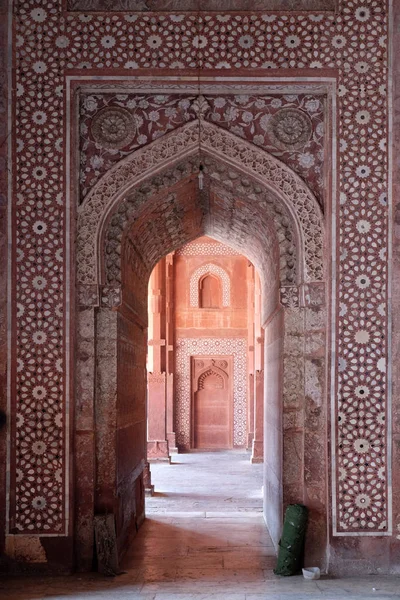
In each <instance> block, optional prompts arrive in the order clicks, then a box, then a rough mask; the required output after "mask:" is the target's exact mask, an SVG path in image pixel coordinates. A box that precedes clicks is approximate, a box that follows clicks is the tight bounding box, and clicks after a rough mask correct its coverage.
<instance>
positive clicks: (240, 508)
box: [146, 236, 264, 517]
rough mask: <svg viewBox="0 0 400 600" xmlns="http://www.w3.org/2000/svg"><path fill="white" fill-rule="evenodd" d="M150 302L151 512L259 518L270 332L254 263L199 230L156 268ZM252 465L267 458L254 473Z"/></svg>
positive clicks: (149, 449) (149, 418) (149, 436)
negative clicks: (263, 319)
mask: <svg viewBox="0 0 400 600" xmlns="http://www.w3.org/2000/svg"><path fill="white" fill-rule="evenodd" d="M148 307H149V327H148V356H147V417H148V427H147V436H148V442H147V458H148V461H149V463H150V467H151V473H152V476H151V484H152V487H151V488H150V490H151V491H152V490H153V486H154V487H155V490H156V491H155V494H154V496H153V497H152V498H151V499H150V498H148V501H147V503H146V515H147V516H152V515H154V514H160V512H161V513H164V512H165V511H169V512H171V511H172V512H173V513H174V514H175V513H177V512H179V511H182V512H183V514H188V513H190V511H193V510H194V511H195V512H199V511H200V512H203V513H204V514H206V513H209V512H219V513H220V514H222V513H224V512H226V513H227V515H230V517H233V516H234V515H235V513H237V512H240V514H241V515H242V516H243V515H245V514H246V513H247V512H248V511H251V512H252V513H256V512H257V513H258V516H259V517H261V516H262V466H261V463H262V462H263V448H264V444H263V425H264V423H263V406H264V389H263V387H264V386H263V383H264V382H263V377H262V376H260V374H261V375H262V374H263V373H264V364H263V358H264V335H263V329H262V327H261V317H260V310H261V287H260V278H259V276H258V274H257V272H256V270H255V268H254V265H253V264H252V263H251V262H250V261H249V260H248V259H247V258H246V257H245V256H243V255H242V254H240V252H238V251H237V250H235V249H234V248H232V247H230V246H228V245H227V244H225V243H222V242H220V241H218V240H215V239H212V238H210V237H207V236H201V237H200V238H197V239H196V240H194V241H193V242H189V243H188V244H185V245H184V246H183V247H181V248H180V249H178V250H176V251H175V252H172V253H170V254H168V255H167V256H166V257H164V258H163V259H162V260H161V261H159V262H158V263H157V265H156V266H155V267H154V269H153V271H152V273H151V275H150V279H149V287H148ZM256 373H257V375H258V377H256V376H255V374H256ZM178 452H179V454H178ZM200 452H201V453H202V455H201V456H200V455H199V454H196V455H195V456H194V455H193V453H200ZM188 453H190V456H189V455H188ZM216 453H217V454H216ZM161 463H164V464H163V465H162V464H161ZM165 463H167V464H168V466H165ZM245 463H247V470H248V471H249V472H248V473H247V474H246V469H245V466H244V464H245ZM250 463H254V464H255V463H257V464H258V465H260V466H259V468H257V469H255V470H254V469H253V470H254V472H253V473H251V472H250V471H251V469H252V466H251V464H250ZM169 465H171V467H170V466H169ZM196 469H197V470H196ZM180 474H181V475H180ZM228 474H230V476H229V477H228V478H227V475H228ZM243 476H244V479H245V480H246V481H247V483H246V484H245V482H244V480H243ZM215 478H217V479H218V481H219V485H215V484H216V481H213V480H215ZM241 478H242V479H241ZM180 492H181V493H182V497H180Z"/></svg>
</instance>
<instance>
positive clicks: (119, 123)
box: [92, 106, 136, 150]
mask: <svg viewBox="0 0 400 600" xmlns="http://www.w3.org/2000/svg"><path fill="white" fill-rule="evenodd" d="M135 131H136V125H135V121H134V118H133V116H132V115H131V113H130V112H129V111H128V110H125V109H124V108H120V107H118V106H113V107H110V108H104V109H103V110H100V111H99V112H98V113H97V115H96V116H95V117H94V119H93V122H92V135H93V137H94V139H95V141H96V142H97V143H98V144H100V146H103V148H108V149H111V150H115V149H118V148H123V147H124V146H126V145H127V144H129V143H130V142H131V141H132V139H133V138H134V135H135Z"/></svg>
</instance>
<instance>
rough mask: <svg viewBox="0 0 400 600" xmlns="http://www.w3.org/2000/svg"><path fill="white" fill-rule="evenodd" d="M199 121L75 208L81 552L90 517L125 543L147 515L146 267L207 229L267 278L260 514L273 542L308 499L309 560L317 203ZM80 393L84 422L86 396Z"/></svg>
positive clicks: (321, 422) (85, 551) (240, 144)
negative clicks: (105, 522)
mask: <svg viewBox="0 0 400 600" xmlns="http://www.w3.org/2000/svg"><path fill="white" fill-rule="evenodd" d="M200 130H201V136H200V138H199V125H198V124H197V123H194V124H193V123H189V124H188V125H185V126H184V127H182V128H181V129H178V130H176V131H174V132H172V133H170V134H168V135H165V136H164V137H162V138H160V139H159V140H156V141H155V142H153V143H152V144H150V145H149V146H146V147H145V148H143V149H142V150H138V151H137V152H135V153H133V154H132V155H131V156H129V157H128V158H127V159H125V160H123V161H121V163H118V164H117V165H116V167H115V168H114V169H112V170H111V171H110V172H109V173H108V174H107V175H106V176H105V177H103V179H102V180H101V181H100V182H99V184H97V185H96V186H95V188H94V189H93V191H92V192H91V193H90V194H89V195H88V197H87V198H86V200H85V202H84V203H83V204H82V206H81V208H80V211H79V215H78V230H77V285H78V295H79V300H78V304H79V316H80V319H79V320H78V331H77V390H78V391H79V390H81V389H83V388H85V394H86V397H87V398H90V397H91V398H92V405H91V407H89V410H88V409H86V412H89V413H90V415H89V417H90V419H91V423H92V426H93V433H94V436H93V443H92V451H93V457H94V466H93V474H91V475H90V477H89V478H88V475H87V474H86V476H85V477H84V474H80V473H79V465H77V466H76V471H77V479H76V480H77V513H78V519H77V552H78V561H82V562H84V561H85V560H88V557H89V556H91V554H92V533H91V534H90V535H89V532H90V531H91V532H92V530H91V529H90V523H91V522H92V520H93V515H94V514H96V513H100V514H101V513H104V512H108V513H110V512H111V513H113V514H114V516H115V520H116V527H117V540H118V545H119V549H120V551H121V550H122V548H123V545H124V542H125V540H126V539H127V536H128V535H129V532H130V530H131V528H132V527H134V526H136V527H137V526H139V525H140V523H141V520H142V519H143V518H144V496H143V481H144V477H145V467H146V434H145V431H146V414H145V406H146V401H145V398H146V395H145V387H146V360H145V356H146V327H147V282H148V277H149V275H150V273H151V270H152V268H153V267H154V265H155V264H156V263H157V262H158V261H159V260H160V258H162V257H163V256H165V255H166V254H168V253H169V252H171V251H173V250H175V249H177V248H179V247H180V246H182V245H183V244H185V243H187V242H189V241H192V240H194V239H196V238H197V237H199V236H201V235H210V236H211V237H214V238H215V239H217V240H221V241H229V244H230V245H231V246H233V247H234V248H237V249H238V250H239V251H240V252H241V253H244V254H246V256H248V258H249V259H250V260H251V261H252V262H253V263H254V264H255V266H256V267H257V268H258V270H259V272H260V276H261V288H262V298H263V302H262V307H263V309H262V316H261V320H262V324H263V327H264V330H265V369H264V371H265V376H266V388H267V389H268V394H266V398H265V405H264V408H265V428H266V430H268V436H266V439H267V442H266V447H265V450H264V452H265V480H264V490H265V500H264V515H265V519H266V522H267V525H268V527H269V530H270V533H271V536H272V539H273V540H274V542H275V543H277V542H278V539H279V536H280V528H281V523H282V512H283V506H284V505H285V504H287V503H290V502H305V503H307V505H308V506H309V507H310V509H311V513H310V528H309V536H308V539H309V548H308V549H307V551H308V555H309V557H310V558H312V557H313V556H315V555H316V554H317V553H318V555H319V554H320V553H321V547H322V548H324V547H325V543H326V531H325V523H326V512H327V502H328V501H327V496H326V463H325V455H326V442H325V440H326V428H327V422H326V390H325V388H326V382H327V376H326V356H325V354H326V350H325V348H326V342H325V336H326V333H327V332H326V315H325V308H324V307H325V287H324V280H325V276H326V273H325V271H324V262H323V242H324V239H323V238H324V236H323V217H322V214H321V210H320V207H319V206H318V204H317V202H316V200H315V199H314V197H313V195H312V194H311V192H310V191H309V190H308V188H307V187H306V186H305V184H304V183H303V182H302V181H301V179H300V178H299V177H298V176H297V175H295V174H294V173H293V171H291V170H290V169H289V168H288V167H287V166H286V165H284V164H283V163H281V162H280V161H279V160H277V159H275V158H273V157H272V156H270V155H269V154H268V153H266V152H265V151H263V150H261V149H258V148H256V147H254V146H253V145H252V144H250V143H247V142H245V141H243V140H241V139H239V138H237V137H236V136H234V135H232V134H230V133H228V132H226V131H222V130H220V129H218V127H216V126H214V125H212V124H210V123H206V122H202V121H201V127H200ZM200 164H201V165H202V167H203V169H202V174H203V177H204V182H202V185H201V186H200V185H199V179H198V175H199V165H200ZM88 356H90V359H91V361H89V364H90V365H91V367H90V368H91V372H90V375H91V376H90V378H89V379H88V378H87V369H88V366H87V365H88V362H87V357H88ZM77 402H78V406H77V410H78V418H79V394H78V393H77ZM89 417H88V418H89ZM88 488H89V492H88ZM82 522H85V524H86V526H87V527H86V530H84V529H82V527H80V525H81V523H82ZM317 536H318V544H317V545H316V546H315V545H314V544H313V540H314V539H316V538H317Z"/></svg>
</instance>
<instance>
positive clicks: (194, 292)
mask: <svg viewBox="0 0 400 600" xmlns="http://www.w3.org/2000/svg"><path fill="white" fill-rule="evenodd" d="M209 273H211V274H212V275H216V276H217V277H219V279H220V280H221V282H222V306H223V307H224V308H225V307H227V306H230V304H231V280H230V277H229V275H228V273H227V272H226V271H225V269H223V268H222V267H219V266H218V265H215V264H213V263H207V264H206V265H201V267H198V269H196V270H195V271H194V272H193V273H192V275H191V277H190V287H189V289H190V306H191V307H193V308H199V282H200V279H201V278H202V277H204V276H205V275H208V274H209Z"/></svg>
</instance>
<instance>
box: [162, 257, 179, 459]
mask: <svg viewBox="0 0 400 600" xmlns="http://www.w3.org/2000/svg"><path fill="white" fill-rule="evenodd" d="M165 296H166V332H165V335H166V373H167V389H166V394H167V440H168V449H169V453H170V454H176V453H177V452H178V448H177V445H176V433H175V406H174V373H175V352H174V348H175V335H174V334H175V312H174V254H173V253H171V254H168V255H167V256H166V258H165Z"/></svg>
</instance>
